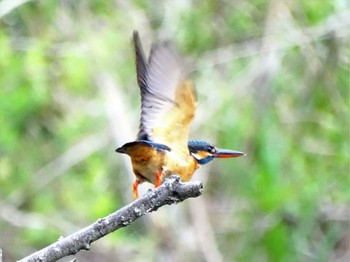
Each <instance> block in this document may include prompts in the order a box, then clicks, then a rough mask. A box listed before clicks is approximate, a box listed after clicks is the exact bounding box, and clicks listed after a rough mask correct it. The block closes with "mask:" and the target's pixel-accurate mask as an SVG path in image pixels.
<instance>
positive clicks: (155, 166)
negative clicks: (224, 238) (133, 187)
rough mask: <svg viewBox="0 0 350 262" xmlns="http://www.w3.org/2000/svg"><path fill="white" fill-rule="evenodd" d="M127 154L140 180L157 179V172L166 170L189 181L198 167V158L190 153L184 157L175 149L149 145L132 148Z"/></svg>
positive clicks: (152, 181) (151, 181)
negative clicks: (163, 149) (164, 149)
mask: <svg viewBox="0 0 350 262" xmlns="http://www.w3.org/2000/svg"><path fill="white" fill-rule="evenodd" d="M127 154H128V155H129V156H130V158H131V163H132V167H133V170H134V173H135V175H136V177H137V178H138V180H139V181H140V182H143V181H148V182H150V183H152V184H154V183H155V181H156V172H157V171H159V172H161V171H162V170H164V171H165V172H166V174H167V175H171V174H178V175H179V176H180V177H181V180H182V181H189V180H190V179H191V177H192V175H193V173H194V172H195V171H196V169H197V166H198V164H197V162H196V160H195V159H194V158H193V157H192V156H190V155H188V156H186V157H184V156H183V155H182V154H181V155H180V154H177V153H176V152H173V151H159V150H157V149H155V148H152V147H148V146H142V145H140V146H137V147H135V148H130V149H129V150H128V152H127Z"/></svg>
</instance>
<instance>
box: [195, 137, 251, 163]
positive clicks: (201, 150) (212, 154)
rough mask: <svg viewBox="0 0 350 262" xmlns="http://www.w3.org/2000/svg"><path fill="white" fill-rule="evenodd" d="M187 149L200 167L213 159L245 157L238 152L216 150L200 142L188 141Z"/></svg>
mask: <svg viewBox="0 0 350 262" xmlns="http://www.w3.org/2000/svg"><path fill="white" fill-rule="evenodd" d="M188 149H189V150H190V153H191V155H192V156H193V157H194V158H195V159H196V161H197V163H198V164H200V165H205V164H207V163H209V162H210V161H211V160H213V159H214V158H231V157H239V156H244V155H245V154H244V153H242V152H239V151H233V150H227V149H220V148H216V147H215V146H213V145H211V144H209V143H207V142H204V141H200V140H190V141H188Z"/></svg>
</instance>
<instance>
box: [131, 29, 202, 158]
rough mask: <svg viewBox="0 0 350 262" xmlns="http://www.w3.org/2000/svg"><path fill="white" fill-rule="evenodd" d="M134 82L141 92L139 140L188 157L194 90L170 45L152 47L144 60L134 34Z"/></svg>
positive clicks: (182, 65) (193, 110)
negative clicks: (159, 144) (168, 148)
mask: <svg viewBox="0 0 350 262" xmlns="http://www.w3.org/2000/svg"><path fill="white" fill-rule="evenodd" d="M134 46H135V54H136V71H137V82H138V85H139V87H140V90H141V121H140V130H139V133H138V140H149V141H153V142H156V143H162V144H165V145H167V146H169V147H170V148H171V149H172V150H176V151H177V152H183V153H186V154H188V147H187V141H188V135H189V128H190V124H191V122H192V120H193V117H194V114H195V110H196V98H195V90H194V88H193V86H192V84H191V83H190V82H189V81H188V80H187V79H186V77H187V69H186V65H185V63H184V62H183V61H182V59H181V57H180V56H179V55H178V54H177V52H176V51H175V49H174V48H173V47H172V46H171V44H170V43H169V42H163V43H160V44H158V45H154V46H153V47H152V49H151V53H150V56H149V61H148V62H147V60H146V59H145V55H144V53H143V50H142V46H141V41H140V38H139V35H138V33H137V32H136V31H135V32H134Z"/></svg>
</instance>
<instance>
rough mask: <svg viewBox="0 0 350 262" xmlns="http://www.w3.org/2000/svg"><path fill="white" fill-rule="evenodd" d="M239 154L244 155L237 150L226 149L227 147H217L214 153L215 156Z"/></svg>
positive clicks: (229, 156) (225, 156)
mask: <svg viewBox="0 0 350 262" xmlns="http://www.w3.org/2000/svg"><path fill="white" fill-rule="evenodd" d="M239 156H245V154H244V153H242V152H239V151H234V150H227V149H217V151H216V153H215V155H214V157H215V158H231V157H239Z"/></svg>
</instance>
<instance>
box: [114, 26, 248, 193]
mask: <svg viewBox="0 0 350 262" xmlns="http://www.w3.org/2000/svg"><path fill="white" fill-rule="evenodd" d="M133 42H134V48H135V56H136V73H137V82H138V85H139V87H140V91H141V120H140V129H139V133H138V135H137V140H136V141H134V142H130V143H126V144H125V145H123V146H122V147H120V148H118V149H117V150H116V151H117V152H118V153H124V154H127V155H129V156H130V158H131V163H132V168H133V172H134V174H135V176H136V179H135V182H134V184H133V187H132V189H133V197H134V199H136V198H138V185H139V184H140V183H142V182H145V181H146V182H150V183H152V184H154V185H155V187H158V186H159V185H160V184H161V183H162V182H163V180H164V178H165V177H167V176H169V175H171V174H178V175H179V176H180V177H181V180H182V181H189V180H190V179H191V177H192V175H193V173H194V172H195V171H196V169H197V168H198V167H199V166H200V165H204V164H206V163H208V162H210V161H211V160H213V159H214V158H231V157H238V156H242V155H244V154H243V153H241V152H238V151H233V150H225V149H219V148H216V147H214V146H212V145H210V144H209V143H207V142H204V141H200V140H188V138H189V129H190V125H191V122H192V120H193V117H194V115H195V111H196V93H195V90H194V87H193V86H192V84H191V82H190V81H189V80H188V71H189V70H188V67H187V66H186V63H185V62H184V60H183V59H182V58H181V57H180V55H179V54H178V53H177V52H176V50H175V49H174V47H173V46H172V45H171V43H169V42H162V43H159V44H156V45H153V46H152V48H151V52H150V55H149V59H148V61H147V60H146V57H145V55H144V53H143V49H142V45H141V41H140V37H139V34H138V32H137V31H134V34H133Z"/></svg>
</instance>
